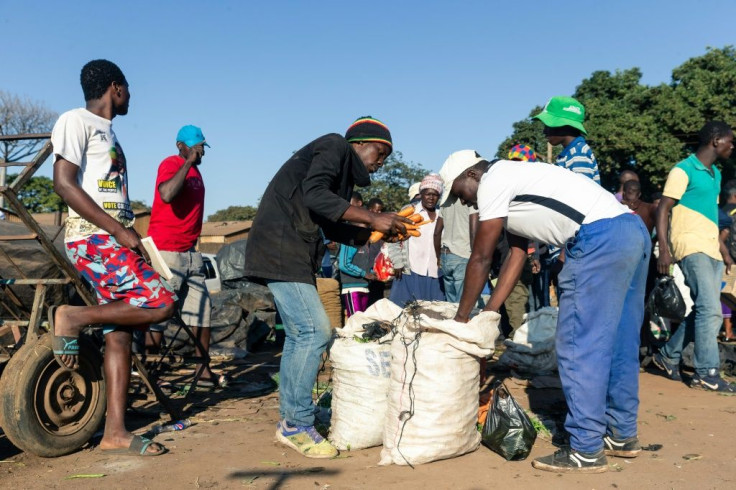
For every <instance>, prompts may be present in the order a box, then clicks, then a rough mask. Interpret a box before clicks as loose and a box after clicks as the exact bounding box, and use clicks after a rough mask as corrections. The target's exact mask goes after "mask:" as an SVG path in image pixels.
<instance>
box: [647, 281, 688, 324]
mask: <svg viewBox="0 0 736 490" xmlns="http://www.w3.org/2000/svg"><path fill="white" fill-rule="evenodd" d="M647 307H648V308H649V313H650V314H653V315H656V316H660V317H662V318H669V319H670V320H672V321H674V322H681V321H683V320H684V319H685V300H684V299H683V298H682V294H680V290H679V289H678V288H677V285H676V284H675V279H674V278H673V277H671V276H662V277H659V278H657V281H656V282H655V283H654V289H653V290H652V292H651V293H650V294H649V300H648V301H647Z"/></svg>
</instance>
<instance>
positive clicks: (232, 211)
mask: <svg viewBox="0 0 736 490" xmlns="http://www.w3.org/2000/svg"><path fill="white" fill-rule="evenodd" d="M256 211H258V208H257V207H254V206H228V207H227V209H220V210H219V211H217V212H215V213H214V214H211V215H209V216H208V217H207V221H250V220H252V219H253V218H255V216H256Z"/></svg>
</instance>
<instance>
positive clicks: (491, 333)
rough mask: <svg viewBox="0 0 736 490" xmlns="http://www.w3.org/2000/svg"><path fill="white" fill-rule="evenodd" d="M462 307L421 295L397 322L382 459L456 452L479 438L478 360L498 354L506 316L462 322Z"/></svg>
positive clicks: (414, 459) (402, 461)
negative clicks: (457, 316)
mask: <svg viewBox="0 0 736 490" xmlns="http://www.w3.org/2000/svg"><path fill="white" fill-rule="evenodd" d="M457 306H458V305H457V304H455V303H445V302H430V301H419V302H417V303H416V307H414V308H413V307H412V306H411V305H410V306H408V307H407V308H406V309H405V310H404V316H402V318H401V319H400V320H399V322H398V328H397V333H396V335H395V337H394V339H393V341H392V344H391V353H392V360H391V386H390V390H389V400H388V401H389V405H388V411H387V413H386V424H385V427H384V433H383V446H384V447H383V450H382V451H381V460H380V462H379V464H381V465H388V464H392V463H395V464H399V465H407V464H409V465H415V464H422V463H428V462H430V461H436V460H439V459H446V458H452V457H455V456H460V455H462V454H465V453H468V452H470V451H474V450H475V449H476V448H477V447H478V445H479V444H480V434H479V433H478V431H477V429H476V423H477V421H478V389H479V381H480V367H479V362H478V359H479V358H480V357H486V356H488V355H490V354H491V353H492V352H493V347H494V342H495V340H496V338H497V337H498V335H499V330H498V323H499V321H500V315H498V314H497V313H493V312H484V313H481V314H480V315H478V316H476V317H475V318H473V319H472V320H471V321H470V322H469V323H457V322H455V321H453V320H452V318H453V317H454V316H455V312H456V311H457Z"/></svg>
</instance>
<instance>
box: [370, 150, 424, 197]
mask: <svg viewBox="0 0 736 490" xmlns="http://www.w3.org/2000/svg"><path fill="white" fill-rule="evenodd" d="M427 173H428V172H427V171H426V170H425V169H424V168H422V166H421V164H418V163H414V162H406V161H404V155H402V154H401V152H399V151H396V152H394V153H392V154H391V155H390V156H389V157H388V158H387V159H386V161H385V162H384V163H383V167H381V169H380V170H379V171H378V172H376V173H374V174H373V175H371V185H370V187H366V188H363V189H356V190H357V191H358V192H360V194H361V195H362V196H363V201H364V203H366V204H367V203H368V200H369V199H371V198H373V197H377V198H379V199H381V200H382V201H383V204H384V209H385V210H386V211H398V210H399V209H401V207H402V206H404V205H405V204H407V203H408V202H409V196H408V192H409V187H410V186H411V185H412V184H413V183H414V182H419V181H420V180H422V178H423V177H424V176H425V175H427Z"/></svg>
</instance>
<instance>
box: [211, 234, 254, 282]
mask: <svg viewBox="0 0 736 490" xmlns="http://www.w3.org/2000/svg"><path fill="white" fill-rule="evenodd" d="M247 242H248V241H247V240H238V241H237V242H233V243H228V244H227V245H225V246H224V247H222V248H221V249H220V251H219V252H217V257H216V260H217V267H218V268H219V269H220V279H221V280H222V281H223V282H227V281H232V280H236V279H241V278H243V277H245V247H246V244H247Z"/></svg>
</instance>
